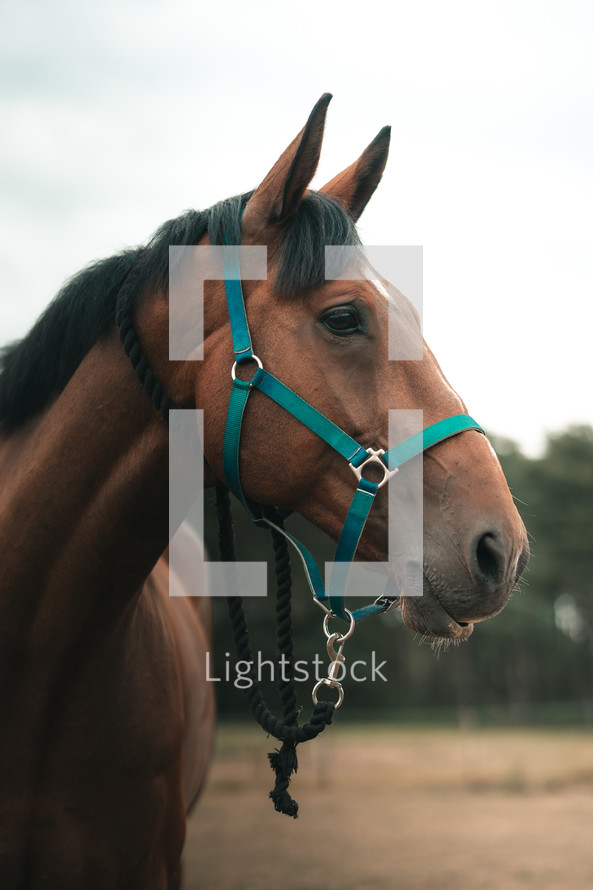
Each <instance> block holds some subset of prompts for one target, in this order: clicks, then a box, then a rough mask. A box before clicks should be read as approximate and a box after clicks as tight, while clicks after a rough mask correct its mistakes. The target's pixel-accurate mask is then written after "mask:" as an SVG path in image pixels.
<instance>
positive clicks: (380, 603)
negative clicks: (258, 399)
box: [222, 246, 483, 621]
mask: <svg viewBox="0 0 593 890" xmlns="http://www.w3.org/2000/svg"><path fill="white" fill-rule="evenodd" d="M223 266H224V282H225V290H226V299H227V306H228V312H229V319H230V323H231V335H232V339H233V350H234V353H235V364H234V365H233V369H232V372H231V377H232V380H233V388H232V391H231V397H230V401H229V408H228V413H227V420H226V426H225V432H224V444H223V455H222V456H223V466H224V474H225V478H226V482H227V485H228V487H229V488H230V490H231V491H232V492H233V494H234V495H235V496H236V497H237V499H238V500H239V501H240V502H241V503H242V504H243V506H244V507H245V509H246V510H247V512H248V513H249V515H250V517H251V519H252V521H253V522H254V523H255V524H256V525H260V526H265V527H268V528H272V529H275V530H276V531H278V532H280V533H281V534H282V535H284V537H285V538H286V539H287V540H288V541H289V543H290V544H292V546H293V547H294V548H295V550H296V551H297V553H298V555H299V556H300V558H301V561H302V563H303V566H304V569H305V575H306V577H307V581H308V584H309V587H310V589H311V591H312V593H313V595H314V598H315V601H316V602H317V603H318V604H319V605H320V606H321V607H322V608H323V609H324V610H325V611H326V612H328V613H331V614H334V615H338V616H339V617H341V618H346V612H345V610H344V603H343V594H344V591H343V587H342V585H340V583H339V581H338V582H337V583H336V582H334V583H332V584H330V590H329V592H328V591H326V587H325V584H324V582H323V580H322V578H321V575H320V572H319V569H318V568H317V565H316V563H315V560H314V559H313V557H312V556H311V554H310V553H309V551H308V550H307V548H306V547H305V546H304V544H302V543H301V542H300V541H298V540H297V539H296V538H294V537H293V536H292V535H291V534H290V533H289V532H287V531H286V530H285V529H284V528H283V526H282V523H281V522H280V519H281V518H283V515H286V514H283V513H282V511H279V510H277V509H276V508H274V507H266V506H263V505H261V504H257V503H254V502H253V501H250V500H248V499H247V498H246V497H245V495H244V493H243V489H242V487H241V478H240V473H239V448H240V440H241V426H242V421H243V415H244V412H245V407H246V405H247V399H248V398H249V395H250V393H251V391H252V389H254V388H255V389H258V390H259V391H260V392H262V393H264V394H265V395H266V396H268V397H269V398H270V399H272V400H273V401H275V402H276V403H277V404H278V405H280V406H281V407H282V408H284V409H285V411H288V412H289V414H292V416H293V417H295V418H296V419H297V420H299V421H300V422H301V423H303V424H304V425H305V426H306V427H307V428H308V429H310V430H311V431H312V432H314V433H315V434H316V435H318V436H319V437H320V438H321V439H323V440H324V441H325V442H327V444H328V445H330V446H331V447H332V448H333V449H334V450H335V451H337V452H338V454H340V455H341V456H342V457H343V458H344V459H345V460H346V461H348V464H349V465H350V468H351V469H352V471H353V473H354V475H355V476H356V478H357V480H358V485H357V488H356V491H355V493H354V497H353V499H352V503H351V505H350V509H349V511H348V515H347V517H346V521H345V523H344V527H343V529H342V533H341V536H340V540H339V541H338V546H337V549H336V554H335V558H334V562H337V563H349V562H351V561H352V560H353V559H354V556H355V554H356V550H357V548H358V543H359V541H360V537H361V535H362V532H363V529H364V526H365V523H366V520H367V518H368V515H369V512H370V509H371V507H372V505H373V502H374V499H375V496H376V494H377V491H378V490H379V489H380V488H381V487H382V486H383V485H384V484H385V483H386V482H387V481H388V480H389V479H390V478H391V476H393V475H394V474H395V473H397V471H398V469H399V467H401V466H402V464H404V463H405V462H406V461H408V460H410V459H411V458H412V457H415V456H416V455H418V454H420V453H422V452H423V451H426V449H428V448H431V447H432V446H433V445H436V444H437V442H442V441H443V440H444V439H448V438H449V437H450V436H455V435H457V434H458V433H461V432H463V431H464V430H478V431H480V432H483V430H482V428H481V427H480V425H479V424H478V423H476V421H475V420H473V418H471V417H470V416H469V415H467V414H457V415H454V416H452V417H446V418H444V419H443V420H439V421H437V423H433V424H431V425H430V426H428V427H426V429H424V430H422V431H421V432H419V433H416V434H415V435H413V436H410V437H409V438H408V439H405V440H404V441H403V442H400V444H399V445H396V446H395V447H394V448H391V449H390V450H389V451H387V452H385V451H383V450H382V449H379V450H377V451H375V450H374V449H372V448H368V449H366V448H363V446H362V445H360V444H359V443H358V442H356V441H355V440H354V439H352V438H351V437H350V436H349V435H348V434H347V433H346V432H344V430H342V429H340V427H339V426H337V425H336V424H335V423H333V422H332V421H331V420H329V419H328V418H327V417H325V416H324V415H323V414H321V413H320V412H319V411H318V410H317V409H316V408H314V407H313V406H312V405H310V404H309V403H308V402H306V401H305V400H304V399H302V398H301V397H300V396H299V395H297V394H296V393H295V392H294V391H293V390H291V389H289V387H287V386H285V385H284V384H283V383H281V381H280V380H278V379H277V378H276V377H274V376H273V375H272V374H270V373H269V372H268V371H266V370H265V369H264V367H263V365H262V363H261V361H260V359H259V358H258V357H257V356H256V355H255V354H254V352H253V347H252V344H251V336H250V333H249V325H248V322H247V314H246V310H245V301H244V299H243V292H242V288H241V277H240V270H239V260H238V249H237V248H236V247H233V246H227V247H226V248H225V251H224V258H223ZM248 361H254V362H256V364H257V369H256V371H255V373H254V375H253V377H252V378H251V380H241V379H239V378H238V377H237V375H236V368H237V365H241V364H244V363H246V362H248ZM368 464H376V465H378V466H380V467H381V468H382V470H383V478H382V479H381V480H380V481H379V482H373V481H371V480H369V479H365V478H364V476H363V475H362V473H363V471H364V468H365V466H367V465H368ZM397 599H398V596H397V595H384V596H381V597H379V598H378V599H377V600H376V601H375V602H374V603H371V604H370V605H368V606H365V607H363V608H361V609H356V610H354V611H353V612H352V613H351V614H352V616H353V619H354V620H355V621H359V620H360V619H362V618H367V617H368V616H370V615H373V614H376V613H377V612H385V611H387V610H388V609H389V608H391V607H392V606H393V604H394V602H395V601H396V600H397Z"/></svg>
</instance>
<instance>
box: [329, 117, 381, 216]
mask: <svg viewBox="0 0 593 890" xmlns="http://www.w3.org/2000/svg"><path fill="white" fill-rule="evenodd" d="M390 138H391V127H383V129H382V130H381V131H380V132H379V133H378V134H377V135H376V136H375V138H374V139H373V141H372V142H371V144H370V145H369V146H368V148H365V150H364V151H363V153H362V154H361V156H360V157H359V159H358V160H357V161H355V162H354V163H353V164H351V165H350V167H346V169H345V170H343V171H342V173H339V174H338V175H337V176H335V177H334V178H333V179H332V180H331V182H328V183H327V185H324V186H323V188H322V189H321V191H322V192H324V194H326V195H330V196H331V197H332V198H337V199H338V200H339V201H340V203H341V204H342V206H343V207H344V208H345V209H346V210H347V212H348V213H349V214H350V216H351V217H352V219H353V220H354V221H355V222H356V220H357V219H358V217H359V216H360V214H361V213H362V211H363V210H364V208H365V207H366V206H367V204H368V201H369V198H370V197H371V195H372V194H373V192H374V191H375V189H376V188H377V186H378V185H379V181H380V179H381V177H382V176H383V170H384V169H385V164H386V163H387V155H388V154H389V140H390Z"/></svg>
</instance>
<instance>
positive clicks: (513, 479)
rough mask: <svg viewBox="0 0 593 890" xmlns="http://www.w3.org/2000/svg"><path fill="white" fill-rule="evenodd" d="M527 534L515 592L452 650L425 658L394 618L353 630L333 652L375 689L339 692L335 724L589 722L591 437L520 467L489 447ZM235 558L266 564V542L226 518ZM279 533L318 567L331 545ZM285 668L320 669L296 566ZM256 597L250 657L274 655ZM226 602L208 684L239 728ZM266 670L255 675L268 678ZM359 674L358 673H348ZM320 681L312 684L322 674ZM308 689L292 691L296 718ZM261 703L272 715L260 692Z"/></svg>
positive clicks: (503, 450)
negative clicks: (213, 679)
mask: <svg viewBox="0 0 593 890" xmlns="http://www.w3.org/2000/svg"><path fill="white" fill-rule="evenodd" d="M490 438H491V441H492V442H493V444H494V447H495V448H496V450H497V453H498V455H499V458H500V461H501V463H502V466H503V469H504V471H505V474H506V477H507V480H508V483H509V486H510V488H511V491H512V492H513V495H514V497H515V500H516V503H517V507H518V509H519V512H520V513H521V516H522V518H523V521H524V522H525V525H526V527H527V530H528V533H529V538H530V543H531V550H532V556H531V561H530V564H529V567H528V569H527V571H526V573H525V576H524V579H523V580H522V582H521V584H520V586H519V589H518V590H517V591H516V592H515V593H514V594H513V596H512V598H511V600H510V602H509V604H508V605H507V606H506V608H505V609H504V610H503V612H502V613H501V614H500V615H498V616H496V617H495V618H494V619H492V620H490V621H487V622H484V623H482V624H479V625H477V626H476V628H475V629H474V632H473V634H472V636H471V637H470V638H469V640H468V641H467V642H465V643H462V644H461V645H459V646H450V647H449V648H448V649H441V650H439V651H434V650H433V649H432V648H431V646H430V645H429V644H427V643H426V642H423V641H421V640H420V639H419V638H418V637H417V636H416V635H414V634H413V633H411V632H410V631H409V630H407V629H406V628H405V627H404V625H403V623H402V622H401V619H400V617H399V613H398V612H395V613H389V614H387V615H384V616H380V617H378V618H374V619H372V620H370V621H365V622H362V623H361V624H360V625H359V626H358V627H357V629H356V632H355V634H354V636H353V637H352V638H351V639H350V640H349V641H348V644H347V647H346V649H345V654H346V656H347V660H348V663H349V664H351V663H352V662H353V661H354V660H356V659H361V660H362V661H364V662H366V663H367V664H368V665H369V671H368V673H369V677H370V674H371V673H372V671H371V661H372V653H373V652H374V653H375V664H376V665H377V666H378V665H380V664H381V663H382V662H385V664H384V665H382V666H381V674H382V675H384V676H385V677H386V678H387V681H386V682H385V681H383V680H382V679H381V676H380V675H378V674H377V675H376V678H375V680H374V682H373V681H371V680H370V679H368V680H367V681H366V682H355V681H353V680H352V679H351V678H349V677H347V678H346V681H345V693H346V698H345V704H344V707H343V709H342V713H344V712H345V713H344V716H345V717H347V718H356V717H360V718H367V719H380V718H384V719H389V720H402V721H405V720H422V719H427V720H430V721H432V722H434V721H435V720H439V719H442V720H443V721H451V720H460V719H461V720H462V721H463V720H469V721H474V722H493V723H496V722H508V721H521V722H523V721H533V722H545V723H549V722H572V723H574V722H579V723H580V722H582V723H590V722H593V580H592V579H593V547H592V542H593V429H592V428H590V427H573V428H570V429H568V430H566V431H565V432H562V433H560V434H555V435H550V436H549V438H548V440H547V445H546V449H545V452H544V454H543V455H542V456H541V457H538V458H529V457H526V456H525V455H524V454H522V452H521V451H520V449H519V448H518V446H517V445H516V444H515V443H513V442H512V441H509V440H506V439H501V438H497V437H495V436H491V437H490ZM207 502H208V503H207V506H206V523H205V526H206V529H207V531H206V543H207V546H208V550H209V552H210V553H211V554H212V558H216V554H217V546H216V517H215V511H214V506H213V497H212V493H210V492H207ZM235 516H236V525H237V535H238V539H239V541H240V552H239V558H243V559H251V560H261V561H268V563H271V552H272V551H271V543H270V536H269V534H267V533H266V532H263V531H261V530H259V529H257V528H255V527H254V526H252V525H251V523H250V522H249V520H248V519H246V518H245V517H244V516H243V515H242V514H241V511H240V510H237V511H236V513H235ZM291 523H292V526H291V530H292V531H293V533H294V534H296V535H297V537H300V538H301V539H302V540H304V541H305V543H306V544H307V545H308V546H310V547H311V549H312V550H313V551H314V553H315V554H316V556H317V558H318V561H319V562H320V563H321V564H323V562H324V561H325V560H330V559H331V558H332V555H333V549H334V548H333V545H332V543H331V542H330V541H329V540H327V539H326V538H325V536H323V535H322V534H321V533H320V532H318V531H317V530H316V529H313V528H312V527H311V526H308V525H307V524H306V523H304V522H303V521H302V520H300V518H299V517H295V518H294V519H291ZM292 563H293V584H294V593H293V622H294V640H295V657H296V658H297V659H302V660H304V661H307V662H309V663H310V662H311V660H312V659H313V657H314V655H315V654H318V655H319V657H320V658H322V659H323V661H324V663H325V660H326V659H325V638H324V637H323V633H322V629H321V619H322V614H321V612H320V610H319V609H318V608H316V607H315V606H314V605H313V604H312V603H311V595H310V593H309V590H308V588H307V587H306V585H305V582H304V579H303V573H302V570H301V567H300V563H299V560H298V558H296V557H295V558H293V560H292ZM269 569H270V570H269V580H268V590H269V592H270V593H269V595H268V596H267V597H262V598H257V599H250V600H248V601H246V606H247V610H248V614H249V621H250V629H251V632H252V635H253V641H252V646H253V649H254V650H255V651H257V650H261V651H262V657H264V658H266V659H273V658H274V655H275V650H276V646H275V636H274V634H275V630H274V603H273V590H274V582H273V578H272V577H271V567H269ZM225 606H226V603H225V601H224V600H223V599H215V634H216V638H215V652H214V665H213V667H212V674H211V676H217V677H221V678H224V677H225V672H226V671H227V670H228V672H229V680H230V682H226V681H224V679H221V681H220V682H217V683H216V687H217V696H218V707H219V713H220V714H221V716H223V717H224V716H232V717H233V719H236V718H242V717H245V718H247V716H248V705H247V701H246V699H245V695H244V693H243V692H241V691H240V690H239V689H237V688H236V687H235V685H234V684H233V680H234V678H235V676H236V674H235V662H236V656H235V652H234V647H233V643H232V637H231V634H230V627H229V620H228V616H227V614H226V608H225ZM270 671H271V668H270V667H269V666H267V667H265V668H264V671H263V673H264V675H267V674H268V673H270ZM363 673H364V669H362V668H361V669H360V674H363ZM322 675H324V674H323V673H322ZM313 683H314V680H313V679H310V680H309V681H308V682H302V683H299V684H298V692H299V700H300V704H301V705H303V708H304V712H303V716H304V715H305V714H308V713H309V712H310V707H311V698H310V696H311V688H312V686H313ZM267 686H268V693H269V701H268V704H269V706H270V707H271V708H272V710H275V711H276V712H278V708H277V701H278V700H277V697H276V696H275V695H274V690H273V687H272V686H270V685H269V684H267Z"/></svg>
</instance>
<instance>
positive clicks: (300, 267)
mask: <svg viewBox="0 0 593 890" xmlns="http://www.w3.org/2000/svg"><path fill="white" fill-rule="evenodd" d="M251 195H252V192H247V193H246V194H244V195H237V196H235V197H233V198H228V199H226V200H225V201H221V202H220V203H218V204H215V205H214V206H213V207H211V208H210V209H209V210H205V211H196V210H189V211H187V212H186V213H184V214H182V215H181V216H179V217H177V218H175V219H172V220H169V221H168V222H165V223H163V225H162V226H160V228H159V229H157V231H156V232H155V234H154V235H153V236H152V238H151V239H150V241H149V242H148V243H147V244H146V245H145V246H142V247H137V248H133V249H129V250H125V251H123V252H122V253H119V254H116V255H115V256H112V257H109V258H108V259H103V260H99V261H98V262H96V263H93V264H92V265H90V266H88V267H87V268H86V269H83V270H82V271H81V272H78V273H77V274H76V275H75V276H74V277H73V278H71V279H70V280H69V281H68V282H67V283H66V284H65V285H64V287H63V288H62V289H61V290H60V291H59V293H58V294H57V296H56V297H55V298H54V300H53V301H52V302H51V303H50V304H49V306H48V307H47V309H46V310H45V311H44V312H43V314H42V315H41V316H40V317H39V319H38V320H37V322H36V323H35V324H34V326H33V327H32V329H31V330H30V331H29V333H28V334H27V335H26V336H25V337H23V339H22V340H19V341H17V342H15V343H11V344H8V345H7V346H5V347H4V348H3V349H1V350H0V431H2V432H11V431H13V430H15V429H17V428H18V427H19V426H20V425H21V424H23V423H24V422H25V421H26V420H28V419H29V418H31V417H33V416H35V415H36V414H38V413H39V412H40V411H42V410H43V409H44V408H45V407H46V406H47V405H48V403H49V402H50V401H51V400H52V399H54V398H55V397H57V396H58V395H59V393H60V392H61V391H62V390H63V389H64V387H65V386H66V384H67V383H68V381H69V380H70V378H71V377H72V375H73V374H74V372H75V371H76V369H77V367H78V365H79V364H80V362H81V361H82V360H83V358H84V357H85V355H86V354H87V353H88V352H89V350H90V349H91V348H92V347H93V346H94V344H95V343H97V342H98V341H99V340H101V339H102V338H103V337H106V336H107V335H108V333H109V332H110V331H111V330H112V328H113V327H114V325H115V306H116V301H117V295H118V293H119V291H120V289H121V287H122V286H123V283H124V281H125V280H126V279H127V277H128V276H129V275H130V273H131V272H132V271H133V273H134V293H133V295H132V301H133V303H135V302H137V300H138V299H139V297H140V296H141V294H143V293H144V292H145V291H146V289H147V288H148V287H149V286H152V287H154V288H158V289H162V290H164V291H166V290H167V288H168V279H169V246H170V245H191V244H197V242H198V241H200V239H201V238H203V237H204V235H205V234H206V233H207V234H208V236H209V238H210V241H211V243H213V244H222V243H223V241H222V236H223V232H224V233H225V235H226V238H227V243H231V244H239V243H240V237H241V236H240V231H241V214H242V211H243V209H244V207H245V205H246V204H247V201H248V200H249V198H250V197H251ZM329 244H337V245H359V244H360V240H359V238H358V235H357V233H356V229H355V227H354V223H353V221H352V220H351V218H350V217H349V216H348V214H347V213H346V212H345V210H344V209H343V208H342V207H341V206H340V205H339V204H338V203H337V202H336V201H334V200H332V199H331V198H329V197H327V196H325V195H322V194H320V193H318V192H309V193H308V194H307V195H306V196H305V198H304V199H303V201H302V203H301V205H300V207H299V210H298V211H297V213H296V214H295V215H294V216H293V217H292V219H291V220H290V221H289V223H288V225H287V226H286V228H285V231H284V233H283V236H282V243H281V246H280V252H279V258H278V260H279V261H278V268H277V273H276V278H275V281H274V286H275V288H276V290H277V291H278V292H279V293H280V294H282V295H283V296H286V297H294V296H296V295H297V294H298V293H301V292H302V291H304V290H307V289H308V288H311V287H320V286H321V285H322V284H323V282H324V280H325V246H326V245H329Z"/></svg>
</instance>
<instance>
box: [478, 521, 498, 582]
mask: <svg viewBox="0 0 593 890" xmlns="http://www.w3.org/2000/svg"><path fill="white" fill-rule="evenodd" d="M476 563H477V568H478V573H479V574H480V575H481V576H482V579H483V580H484V581H486V583H487V584H488V585H489V586H492V587H496V586H498V585H499V584H500V583H501V581H502V579H503V576H504V556H503V554H502V552H501V548H500V544H499V543H498V541H497V538H496V535H495V534H493V533H492V532H487V533H486V534H484V535H482V537H481V538H480V539H479V541H478V544H477V547H476Z"/></svg>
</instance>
